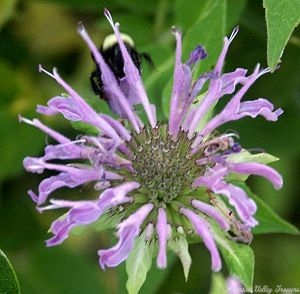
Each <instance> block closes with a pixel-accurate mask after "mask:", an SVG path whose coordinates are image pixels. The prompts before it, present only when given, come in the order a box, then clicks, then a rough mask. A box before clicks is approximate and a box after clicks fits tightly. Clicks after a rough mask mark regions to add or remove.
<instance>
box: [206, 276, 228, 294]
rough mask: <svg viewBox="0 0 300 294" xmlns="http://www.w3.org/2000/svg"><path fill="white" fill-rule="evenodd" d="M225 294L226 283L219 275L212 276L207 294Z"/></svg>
mask: <svg viewBox="0 0 300 294" xmlns="http://www.w3.org/2000/svg"><path fill="white" fill-rule="evenodd" d="M220 293H227V288H226V281H225V279H224V277H223V276H222V275H221V274H213V275H212V281H211V289H210V291H209V294H220Z"/></svg>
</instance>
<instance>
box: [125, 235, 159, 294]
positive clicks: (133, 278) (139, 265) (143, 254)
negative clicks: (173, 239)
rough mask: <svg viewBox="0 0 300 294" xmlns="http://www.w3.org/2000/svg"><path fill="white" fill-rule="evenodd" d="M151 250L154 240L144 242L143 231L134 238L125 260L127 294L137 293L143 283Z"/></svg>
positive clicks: (149, 264) (149, 262) (151, 253)
mask: <svg viewBox="0 0 300 294" xmlns="http://www.w3.org/2000/svg"><path fill="white" fill-rule="evenodd" d="M153 250H154V242H151V243H148V242H146V241H145V233H143V234H142V235H141V236H139V237H138V238H137V239H136V241H135V245H134V249H133V250H132V251H131V253H130V255H129V256H128V258H127V260H126V272H127V274H128V280H127V283H126V288H127V290H128V293H129V294H135V293H138V292H139V290H140V288H141V287H142V285H143V284H144V282H145V280H146V276H147V273H148V271H149V270H150V268H151V264H152V257H153Z"/></svg>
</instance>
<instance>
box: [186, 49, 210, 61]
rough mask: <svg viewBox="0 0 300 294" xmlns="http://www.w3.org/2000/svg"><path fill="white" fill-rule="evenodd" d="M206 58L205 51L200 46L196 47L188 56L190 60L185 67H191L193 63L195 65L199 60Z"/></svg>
mask: <svg viewBox="0 0 300 294" xmlns="http://www.w3.org/2000/svg"><path fill="white" fill-rule="evenodd" d="M206 56H207V53H206V51H205V49H204V48H203V47H202V46H200V45H198V46H197V47H196V48H195V49H194V50H193V51H192V53H191V54H190V58H189V60H188V62H187V65H188V66H192V65H194V64H195V63H197V62H198V61H199V60H201V59H204V58H206Z"/></svg>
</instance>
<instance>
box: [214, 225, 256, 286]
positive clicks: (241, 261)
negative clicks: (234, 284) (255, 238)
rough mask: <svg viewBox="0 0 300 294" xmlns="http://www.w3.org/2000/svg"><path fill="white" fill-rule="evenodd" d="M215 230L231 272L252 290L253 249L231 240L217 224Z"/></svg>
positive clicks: (216, 238) (215, 236)
mask: <svg viewBox="0 0 300 294" xmlns="http://www.w3.org/2000/svg"><path fill="white" fill-rule="evenodd" d="M213 231H214V238H215V240H216V242H217V243H218V248H219V249H220V250H221V252H222V255H223V257H224V260H225V262H226V265H227V268H228V271H229V274H230V275H231V276H233V277H237V278H238V279H239V280H240V281H241V283H242V284H243V285H244V286H245V287H246V289H247V290H248V291H251V290H252V282H253V275H254V253H253V251H252V249H251V248H250V247H249V246H248V245H245V244H240V243H236V242H234V241H232V240H229V239H228V237H227V236H226V235H225V234H224V232H222V231H221V230H220V229H219V228H217V227H216V226H214V227H213Z"/></svg>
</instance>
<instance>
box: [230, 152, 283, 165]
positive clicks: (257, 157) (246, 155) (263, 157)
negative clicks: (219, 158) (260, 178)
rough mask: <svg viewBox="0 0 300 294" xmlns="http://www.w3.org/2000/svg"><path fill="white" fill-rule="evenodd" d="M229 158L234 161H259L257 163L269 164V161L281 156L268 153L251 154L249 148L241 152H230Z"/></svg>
mask: <svg viewBox="0 0 300 294" xmlns="http://www.w3.org/2000/svg"><path fill="white" fill-rule="evenodd" d="M228 160H229V161H230V162H234V163H238V162H257V163H263V164H267V163H271V162H274V161H277V160H279V158H278V157H276V156H273V155H271V154H268V153H257V154H251V153H250V152H249V151H247V150H242V151H241V152H238V153H232V154H230V155H229V156H228Z"/></svg>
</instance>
